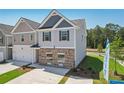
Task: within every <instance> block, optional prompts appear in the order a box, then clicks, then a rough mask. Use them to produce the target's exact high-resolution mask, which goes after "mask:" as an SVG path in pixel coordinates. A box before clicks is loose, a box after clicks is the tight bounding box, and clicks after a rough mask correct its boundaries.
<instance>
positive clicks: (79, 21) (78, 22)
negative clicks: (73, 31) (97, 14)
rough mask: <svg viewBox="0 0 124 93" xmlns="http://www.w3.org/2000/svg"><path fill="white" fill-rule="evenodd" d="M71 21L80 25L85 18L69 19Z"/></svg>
mask: <svg viewBox="0 0 124 93" xmlns="http://www.w3.org/2000/svg"><path fill="white" fill-rule="evenodd" d="M71 21H72V23H74V24H75V25H76V26H81V25H82V23H84V22H85V19H76V20H71Z"/></svg>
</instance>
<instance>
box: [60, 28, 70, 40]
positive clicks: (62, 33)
mask: <svg viewBox="0 0 124 93" xmlns="http://www.w3.org/2000/svg"><path fill="white" fill-rule="evenodd" d="M60 31H61V36H60V38H61V40H60V41H69V40H68V38H69V37H68V31H69V30H60ZM63 37H66V39H65V40H64V39H63Z"/></svg>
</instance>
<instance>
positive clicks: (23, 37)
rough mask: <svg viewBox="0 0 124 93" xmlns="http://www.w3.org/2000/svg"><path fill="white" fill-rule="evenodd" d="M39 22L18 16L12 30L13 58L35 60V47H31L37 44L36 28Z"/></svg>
mask: <svg viewBox="0 0 124 93" xmlns="http://www.w3.org/2000/svg"><path fill="white" fill-rule="evenodd" d="M39 25H40V24H39V23H37V22H34V21H31V20H29V19H26V18H20V19H19V21H18V22H17V24H16V25H15V27H14V28H13V30H12V35H13V60H18V61H25V62H32V63H34V62H36V61H37V57H36V55H37V52H36V49H33V48H31V46H32V45H35V44H37V35H36V34H37V33H36V28H38V27H39Z"/></svg>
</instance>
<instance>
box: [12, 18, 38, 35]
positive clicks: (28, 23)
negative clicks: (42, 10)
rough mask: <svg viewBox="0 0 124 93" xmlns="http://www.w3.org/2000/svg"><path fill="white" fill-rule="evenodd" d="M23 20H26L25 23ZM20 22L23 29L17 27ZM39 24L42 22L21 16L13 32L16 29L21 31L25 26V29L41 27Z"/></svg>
mask: <svg viewBox="0 0 124 93" xmlns="http://www.w3.org/2000/svg"><path fill="white" fill-rule="evenodd" d="M22 21H23V22H24V24H23V23H22ZM20 24H21V29H16V28H17V27H18V26H19V25H20ZM39 25H40V23H38V22H35V21H32V20H30V19H27V18H23V17H21V18H20V19H19V21H18V22H17V23H16V25H15V27H14V28H13V30H12V33H13V32H14V31H16V30H20V31H17V32H21V31H22V28H23V27H24V29H31V30H32V31H33V30H35V29H37V28H38V27H39ZM26 26H27V28H26ZM23 32H24V31H23Z"/></svg>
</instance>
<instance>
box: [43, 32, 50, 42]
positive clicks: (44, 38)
mask: <svg viewBox="0 0 124 93" xmlns="http://www.w3.org/2000/svg"><path fill="white" fill-rule="evenodd" d="M43 41H51V32H43Z"/></svg>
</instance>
